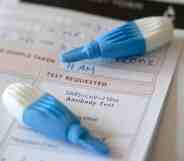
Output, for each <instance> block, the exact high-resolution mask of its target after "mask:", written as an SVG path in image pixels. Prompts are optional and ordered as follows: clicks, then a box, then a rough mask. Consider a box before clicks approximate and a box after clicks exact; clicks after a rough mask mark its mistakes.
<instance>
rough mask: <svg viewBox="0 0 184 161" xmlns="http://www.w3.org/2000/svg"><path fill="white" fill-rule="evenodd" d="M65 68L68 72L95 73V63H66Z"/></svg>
mask: <svg viewBox="0 0 184 161" xmlns="http://www.w3.org/2000/svg"><path fill="white" fill-rule="evenodd" d="M64 69H65V71H67V72H76V73H85V74H95V65H92V64H77V63H66V64H64Z"/></svg>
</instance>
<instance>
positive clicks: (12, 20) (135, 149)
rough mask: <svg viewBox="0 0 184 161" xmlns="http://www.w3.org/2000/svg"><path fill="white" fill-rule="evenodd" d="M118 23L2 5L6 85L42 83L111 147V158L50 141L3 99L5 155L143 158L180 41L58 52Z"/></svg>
mask: <svg viewBox="0 0 184 161" xmlns="http://www.w3.org/2000/svg"><path fill="white" fill-rule="evenodd" d="M25 13H26V14H25ZM40 13H42V15H40ZM43 15H44V16H43ZM118 24H120V22H119V21H115V20H111V19H106V18H102V17H96V16H91V15H86V14H81V13H77V12H73V11H67V10H57V9H54V10H53V9H48V8H44V7H35V6H29V5H25V6H24V5H23V6H19V8H18V10H12V9H11V10H1V11H0V39H1V41H0V72H1V73H2V74H1V75H0V91H1V92H2V91H3V89H4V88H5V87H6V86H7V85H8V84H9V83H11V82H14V81H27V82H30V83H34V84H35V85H39V86H41V88H43V89H44V90H46V91H48V92H51V93H52V94H54V95H55V96H57V97H58V98H59V99H61V100H63V101H64V102H65V103H66V104H67V105H68V106H69V107H70V108H71V110H72V111H73V112H76V113H77V114H79V115H80V116H81V119H82V122H83V124H84V125H86V126H87V127H88V128H90V130H91V131H92V132H93V133H94V134H96V135H98V136H101V137H102V138H104V139H105V141H106V142H107V143H108V144H109V145H110V148H111V150H112V156H111V157H110V158H103V157H100V156H96V155H93V154H91V153H87V152H85V151H84V150H81V149H79V148H76V147H72V146H71V145H67V144H65V143H63V142H54V141H51V140H48V139H46V138H44V137H43V136H40V135H39V134H37V133H35V132H32V131H31V130H30V129H25V128H24V127H22V126H20V125H18V124H17V123H16V122H15V121H13V120H12V118H9V116H8V115H7V113H6V111H4V110H3V107H2V106H1V107H0V108H1V113H0V115H1V117H0V121H1V124H0V126H1V128H0V129H1V130H0V143H1V144H0V148H1V150H0V160H1V161H50V160H55V161H57V160H58V161H59V160H63V161H69V160H70V161H74V160H75V161H76V160H80V161H92V160H99V161H100V160H104V161H144V160H145V158H146V155H147V152H148V148H149V146H150V144H151V141H152V137H153V134H154V131H155V129H156V127H157V126H158V122H159V117H160V113H161V111H162V104H163V102H164V99H165V96H166V94H167V90H168V87H169V84H170V82H171V78H172V75H173V73H174V70H175V65H176V62H177V58H178V55H179V54H180V52H182V46H181V44H180V43H179V42H177V41H174V42H173V43H172V44H170V45H168V46H166V47H164V48H162V49H160V50H158V51H155V52H154V53H151V54H149V55H147V56H145V57H141V58H140V57H139V58H130V59H127V60H116V61H115V60H101V59H98V60H94V61H83V62H79V63H72V64H64V65H63V64H59V62H58V52H59V51H64V50H68V49H70V48H72V47H76V46H78V45H80V44H82V43H84V42H86V41H89V40H91V39H93V38H95V36H96V35H98V34H100V33H103V32H106V31H108V30H110V29H111V28H112V27H113V26H116V25H118ZM107 62H108V63H107Z"/></svg>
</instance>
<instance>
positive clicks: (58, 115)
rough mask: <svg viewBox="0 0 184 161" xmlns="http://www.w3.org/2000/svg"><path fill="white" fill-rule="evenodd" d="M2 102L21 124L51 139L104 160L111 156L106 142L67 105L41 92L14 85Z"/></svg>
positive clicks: (30, 86)
mask: <svg viewBox="0 0 184 161" xmlns="http://www.w3.org/2000/svg"><path fill="white" fill-rule="evenodd" d="M2 102H3V104H4V105H5V108H6V109H7V111H8V112H9V113H10V114H11V115H12V116H13V117H15V118H16V119H17V121H18V122H19V123H21V124H23V125H26V126H28V127H30V128H31V129H33V130H35V131H37V132H39V133H40V134H43V135H44V136H46V137H48V138H50V139H54V140H63V141H66V142H68V143H71V144H75V145H78V146H81V147H83V148H84V149H86V150H89V151H93V152H96V153H99V154H101V155H104V156H108V155H109V154H110V151H109V148H108V146H107V145H106V144H105V143H104V141H102V140H101V139H99V138H97V137H94V136H92V135H91V134H90V131H89V130H88V129H87V128H85V127H83V126H82V125H81V122H80V119H79V118H78V117H77V116H76V115H75V114H74V113H73V112H71V111H70V110H69V109H68V108H67V107H66V105H64V104H63V103H62V102H61V101H59V100H58V99H57V98H56V97H54V96H53V95H51V94H49V93H47V92H44V91H42V90H41V89H39V88H36V87H33V86H32V85H29V84H23V83H14V84H11V85H9V86H8V87H7V88H6V89H5V90H4V92H3V94H2Z"/></svg>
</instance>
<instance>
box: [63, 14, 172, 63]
mask: <svg viewBox="0 0 184 161" xmlns="http://www.w3.org/2000/svg"><path fill="white" fill-rule="evenodd" d="M173 31H174V27H173V24H172V21H171V20H170V19H169V18H166V17H162V16H161V17H146V18H141V19H137V20H135V21H129V22H127V23H125V24H122V25H121V26H119V27H117V28H114V29H113V30H112V31H110V32H107V33H105V34H103V35H100V36H98V37H97V38H96V39H95V40H93V41H91V42H89V43H87V44H84V45H83V46H81V47H79V48H75V49H73V50H70V51H67V52H65V53H61V55H60V61H61V62H74V61H80V60H84V59H93V58H99V57H100V58H127V57H132V56H143V55H144V54H146V53H149V52H151V51H153V50H155V49H157V48H160V47H162V46H163V45H165V44H167V43H168V42H170V41H171V40H172V39H173Z"/></svg>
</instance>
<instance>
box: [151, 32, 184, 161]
mask: <svg viewBox="0 0 184 161" xmlns="http://www.w3.org/2000/svg"><path fill="white" fill-rule="evenodd" d="M176 36H177V37H178V38H180V39H181V41H184V31H181V30H180V31H179V30H178V31H176ZM183 69H184V52H183V53H182V54H181V56H180V59H179V61H178V65H177V69H176V72H175V75H174V78H173V81H172V83H171V86H170V89H169V92H168V96H167V98H166V101H165V104H164V110H163V113H162V117H161V120H160V127H159V128H158V131H157V134H156V137H155V141H154V143H153V148H152V149H151V152H152V154H151V161H184V87H183V86H184V83H183V82H184V70H183Z"/></svg>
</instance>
